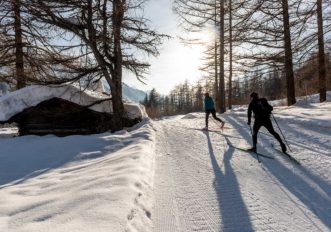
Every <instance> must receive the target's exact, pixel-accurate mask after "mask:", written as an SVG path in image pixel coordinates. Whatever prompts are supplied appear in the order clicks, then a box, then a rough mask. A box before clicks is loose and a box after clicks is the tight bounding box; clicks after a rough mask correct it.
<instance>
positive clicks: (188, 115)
mask: <svg viewBox="0 0 331 232" xmlns="http://www.w3.org/2000/svg"><path fill="white" fill-rule="evenodd" d="M200 117H201V114H199V113H189V114H186V115H185V116H184V117H182V119H195V118H200Z"/></svg>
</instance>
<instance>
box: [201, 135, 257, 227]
mask: <svg viewBox="0 0 331 232" xmlns="http://www.w3.org/2000/svg"><path fill="white" fill-rule="evenodd" d="M204 134H205V135H206V137H207V143H208V149H209V155H210V159H211V164H212V167H213V170H214V174H215V180H214V188H215V191H216V195H217V200H218V204H219V205H218V207H219V210H220V212H221V220H222V224H221V225H222V226H221V228H220V231H224V232H227V231H246V232H249V231H254V230H253V228H252V223H251V220H250V217H249V215H248V211H247V208H246V205H245V203H244V200H243V198H242V195H241V192H240V188H239V184H238V181H237V178H236V175H235V173H234V171H233V168H232V166H231V162H230V161H231V158H232V155H233V149H229V150H227V151H226V152H225V153H224V158H223V164H224V171H223V172H222V170H221V167H220V166H219V164H218V162H217V159H216V156H215V153H214V149H213V146H212V142H211V140H210V136H209V132H208V131H205V132H204Z"/></svg>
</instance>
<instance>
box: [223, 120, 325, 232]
mask: <svg viewBox="0 0 331 232" xmlns="http://www.w3.org/2000/svg"><path fill="white" fill-rule="evenodd" d="M226 120H227V121H228V122H230V123H231V124H232V126H233V127H234V128H235V129H236V130H237V132H238V133H240V134H241V136H242V137H243V138H244V139H246V140H248V141H249V140H251V135H250V134H249V131H248V129H247V130H245V129H243V125H242V124H243V123H244V122H241V121H240V122H238V121H237V120H235V119H234V118H233V117H231V116H227V117H226ZM259 140H260V143H269V142H267V140H266V139H265V138H263V137H262V136H260V137H259ZM275 141H276V140H275ZM271 149H272V150H271ZM262 151H263V152H268V149H263V148H262ZM269 151H270V152H272V153H273V154H275V151H274V149H273V148H270V149H269ZM266 154H268V153H266ZM279 155H280V156H281V154H279ZM277 158H278V155H277ZM279 158H281V157H279ZM285 158H286V157H285ZM289 162H290V161H289ZM263 165H264V167H265V168H266V169H267V171H268V173H269V174H270V175H272V176H273V177H275V178H277V180H278V181H279V182H280V183H281V184H282V185H283V186H284V187H285V188H287V189H288V190H289V191H290V192H291V193H292V194H293V195H294V196H296V197H297V198H298V199H299V200H300V201H301V202H302V203H303V204H304V205H305V206H306V207H307V208H309V209H310V211H311V212H313V213H314V215H315V216H316V217H317V218H319V219H320V220H321V222H323V224H324V225H325V226H326V227H328V228H329V229H331V220H330V218H331V211H330V209H331V197H330V196H331V185H330V184H329V183H327V182H326V181H324V180H322V179H321V178H320V177H318V176H316V175H314V174H313V173H311V172H310V171H309V170H308V169H306V168H305V167H303V166H298V165H295V167H294V168H295V169H296V170H297V171H299V172H294V170H291V169H289V168H288V167H286V166H284V165H283V164H282V163H281V162H279V161H278V160H277V159H275V160H274V161H273V162H264V163H263ZM298 208H299V207H298ZM300 210H301V209H300ZM301 211H302V210H301ZM303 214H306V213H305V212H303ZM307 219H308V220H310V218H307ZM310 222H311V223H312V225H314V226H315V229H316V230H317V231H322V230H323V229H321V228H319V226H318V225H317V224H316V223H314V222H313V221H312V220H310Z"/></svg>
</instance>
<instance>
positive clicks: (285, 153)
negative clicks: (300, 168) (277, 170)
mask: <svg viewBox="0 0 331 232" xmlns="http://www.w3.org/2000/svg"><path fill="white" fill-rule="evenodd" d="M271 146H272V147H273V148H274V149H275V150H276V151H278V152H279V153H280V154H283V155H285V156H287V157H288V158H289V159H290V160H291V161H293V162H294V163H296V164H297V165H301V163H300V162H299V161H298V160H297V159H296V158H294V157H293V156H292V155H290V154H289V153H287V152H283V151H281V150H279V149H278V148H276V147H275V146H274V145H273V144H271Z"/></svg>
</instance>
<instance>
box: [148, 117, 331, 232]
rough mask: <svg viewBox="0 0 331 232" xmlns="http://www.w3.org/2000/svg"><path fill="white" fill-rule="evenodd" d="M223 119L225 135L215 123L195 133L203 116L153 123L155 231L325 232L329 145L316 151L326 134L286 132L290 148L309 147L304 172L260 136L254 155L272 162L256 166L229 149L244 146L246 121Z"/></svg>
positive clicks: (330, 198)
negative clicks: (224, 121)
mask: <svg viewBox="0 0 331 232" xmlns="http://www.w3.org/2000/svg"><path fill="white" fill-rule="evenodd" d="M223 118H224V119H225V120H226V122H227V124H226V127H227V129H225V130H224V132H223V133H222V132H221V130H220V129H219V127H218V126H217V125H216V124H215V123H214V122H210V124H211V125H210V127H211V130H210V131H203V130H201V129H200V128H203V126H204V114H202V113H201V114H190V115H187V116H185V117H184V118H180V117H177V118H172V119H165V120H160V121H158V122H155V124H156V126H155V127H156V129H157V131H156V134H157V135H156V140H157V143H156V174H155V180H154V194H155V208H154V212H153V214H152V215H153V217H152V218H153V222H154V231H155V232H166V231H169V232H172V231H231V232H232V231H238V232H246V231H331V181H330V176H331V175H330V174H331V173H330V172H331V171H330V170H329V168H327V167H330V163H331V157H330V156H329V155H327V154H328V152H329V151H330V145H326V146H321V145H320V146H319V144H316V141H320V142H321V143H323V144H324V142H325V140H326V138H325V137H328V136H324V134H323V133H326V132H325V131H322V132H321V133H320V134H319V133H318V132H317V131H313V132H312V133H308V129H307V130H305V127H304V126H303V127H300V126H298V125H297V124H296V125H288V126H287V127H286V128H285V130H286V133H288V134H289V142H290V143H292V144H298V145H295V146H292V148H293V150H294V151H300V149H301V150H303V149H304V150H307V149H306V148H305V146H307V147H312V150H309V152H306V153H304V152H301V154H299V155H300V156H299V158H300V160H301V161H302V163H303V165H302V166H298V165H295V164H294V163H292V162H291V161H290V160H288V159H287V158H286V157H285V156H284V157H283V156H281V155H280V154H278V153H277V152H275V150H274V149H273V148H272V147H271V146H270V143H271V142H274V143H275V142H276V140H274V139H273V138H270V137H269V136H267V135H264V134H260V135H259V147H258V149H259V152H261V153H262V154H266V155H270V156H273V157H275V159H274V160H270V159H265V158H263V157H260V158H261V161H262V163H261V164H259V163H258V162H257V160H256V156H255V155H254V154H250V153H247V152H243V151H240V150H237V149H234V148H231V147H229V145H228V144H229V143H230V144H233V145H236V146H240V147H248V146H249V142H250V141H251V137H250V134H249V128H248V127H247V125H245V122H246V120H245V118H243V117H241V115H235V114H227V115H225V116H224V117H223ZM210 120H211V119H210ZM280 123H281V125H283V124H282V122H280ZM298 127H300V128H298ZM295 130H296V131H295ZM262 132H263V130H262ZM298 133H300V136H301V137H300V136H298ZM305 133H306V134H305ZM328 133H330V132H328ZM328 135H330V134H328ZM312 136H314V138H315V140H316V141H315V142H314V141H311V137H312ZM318 136H320V138H318ZM313 144H315V145H314V146H312V145H313ZM276 145H277V146H278V144H276ZM296 158H298V157H296Z"/></svg>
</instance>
